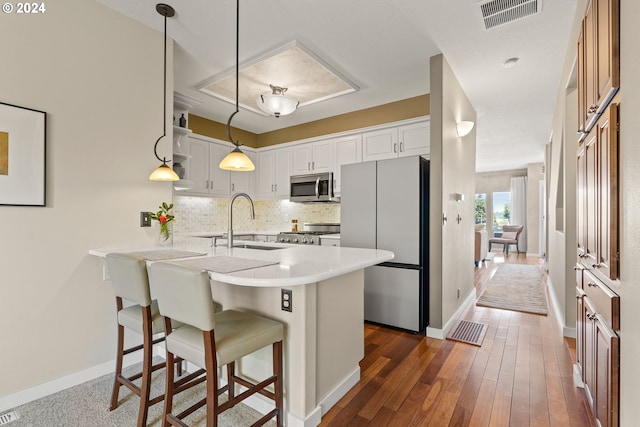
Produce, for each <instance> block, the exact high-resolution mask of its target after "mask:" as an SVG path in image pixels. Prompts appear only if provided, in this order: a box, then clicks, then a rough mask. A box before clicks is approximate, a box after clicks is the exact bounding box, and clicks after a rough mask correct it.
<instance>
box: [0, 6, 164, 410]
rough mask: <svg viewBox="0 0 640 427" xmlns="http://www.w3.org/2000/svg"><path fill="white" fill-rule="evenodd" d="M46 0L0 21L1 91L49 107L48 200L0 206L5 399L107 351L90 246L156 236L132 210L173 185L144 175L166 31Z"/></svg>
mask: <svg viewBox="0 0 640 427" xmlns="http://www.w3.org/2000/svg"><path fill="white" fill-rule="evenodd" d="M46 6H47V11H46V13H44V14H42V15H32V16H27V15H17V14H3V16H2V24H1V26H0V57H2V73H1V74H2V79H0V94H2V95H1V100H2V101H3V102H7V103H12V104H16V105H20V106H25V107H30V108H35V109H39V110H43V111H46V112H47V134H46V137H47V177H46V178H47V185H46V190H47V206H46V207H11V206H0V235H1V236H2V244H1V245H0V272H2V279H1V281H0V289H1V292H2V297H1V298H0V324H2V325H3V327H2V332H1V333H0V341H1V342H2V363H1V364H0V378H2V380H1V381H0V399H1V398H2V397H3V396H7V395H11V394H15V393H17V392H19V391H22V390H25V389H28V388H31V387H34V386H37V385H39V384H42V383H45V382H47V381H51V380H54V379H57V378H59V377H63V376H66V375H69V374H72V373H76V372H79V371H82V370H85V369H89V368H91V367H94V366H97V365H100V364H103V363H105V362H108V361H110V360H112V359H113V357H114V355H115V348H116V347H115V320H114V319H115V316H114V312H115V302H114V298H113V296H112V292H111V289H110V286H109V285H108V283H105V282H103V281H102V267H101V262H100V261H98V260H97V259H95V258H94V257H92V256H90V255H88V254H87V252H88V251H89V249H91V248H99V247H107V246H111V245H118V244H122V243H123V242H135V241H145V242H147V241H153V240H152V239H153V237H152V235H151V234H150V230H149V229H142V228H139V227H138V225H139V224H138V221H139V219H138V218H139V212H140V211H144V210H152V209H154V208H155V206H157V205H158V204H159V203H160V202H162V201H169V200H170V199H171V197H172V191H171V184H169V183H156V182H151V181H149V180H148V175H149V173H150V172H151V170H153V168H155V167H156V166H157V163H158V162H157V160H156V159H155V157H154V156H153V144H154V142H155V141H156V139H157V138H158V136H160V135H162V34H161V33H158V32H156V31H152V30H150V29H148V28H146V27H143V26H142V25H140V24H139V23H137V22H135V21H132V20H130V19H128V18H124V17H123V16H122V15H120V14H118V13H116V12H114V11H112V10H110V9H107V8H105V7H104V6H101V5H100V4H98V3H96V2H94V1H84V0H65V1H57V2H51V3H47V5H46ZM150 7H153V6H152V5H150ZM169 52H170V54H169V57H171V50H170V51H169ZM171 63H172V61H171V60H169V65H171ZM169 81H170V82H171V81H172V73H170V74H169ZM172 87H173V85H172V84H171V83H170V85H169V90H168V93H169V94H171V93H172ZM168 104H169V110H168V117H169V121H168V123H171V117H170V116H171V114H172V112H171V110H170V106H171V104H172V100H171V99H170V100H169V103H168ZM160 146H161V154H160V155H161V156H162V153H165V154H168V153H167V151H168V150H170V149H171V142H170V141H167V142H166V143H161V144H160ZM165 149H166V150H165Z"/></svg>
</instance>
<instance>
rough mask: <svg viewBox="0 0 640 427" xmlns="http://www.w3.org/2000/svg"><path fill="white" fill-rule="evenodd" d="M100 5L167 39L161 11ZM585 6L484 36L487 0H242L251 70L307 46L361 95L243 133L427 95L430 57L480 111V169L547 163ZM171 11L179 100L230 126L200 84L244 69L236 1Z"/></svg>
mask: <svg viewBox="0 0 640 427" xmlns="http://www.w3.org/2000/svg"><path fill="white" fill-rule="evenodd" d="M98 1H99V2H100V3H103V4H105V5H107V6H109V7H111V8H113V9H115V10H117V11H119V12H121V13H123V14H124V15H127V16H129V17H131V18H133V19H136V20H138V21H140V22H142V23H144V24H145V25H148V26H150V27H152V28H154V29H156V30H158V31H160V32H162V31H163V17H162V16H160V15H159V14H158V13H157V12H156V10H155V5H156V3H157V2H156V1H152V0H137V1H131V0H98ZM576 1H577V0H542V11H541V13H539V14H536V15H533V16H530V17H527V18H524V19H521V20H518V21H515V22H511V23H507V24H505V25H502V26H499V27H496V28H493V29H491V30H485V29H484V24H483V21H482V14H481V11H480V4H482V3H486V1H478V0H323V1H317V0H270V1H264V0H242V1H241V3H240V63H241V64H242V63H243V62H248V61H250V60H252V59H254V58H256V57H259V56H261V55H264V54H265V53H267V52H268V51H271V50H273V49H275V48H278V47H280V46H282V45H284V44H286V43H289V42H292V41H294V40H297V41H298V42H300V43H302V44H303V45H304V46H306V47H307V48H309V49H310V50H311V51H313V52H314V53H315V54H316V55H318V56H319V57H321V58H322V59H323V60H324V61H325V62H326V63H327V64H328V65H329V66H331V67H332V68H333V69H334V70H336V71H337V72H338V73H339V74H340V75H342V76H344V77H345V78H347V79H348V80H349V81H351V82H353V83H354V84H355V85H356V86H358V87H359V88H360V89H359V90H358V91H356V92H354V93H350V94H346V95H342V96H339V97H336V98H332V99H329V100H327V101H323V102H319V103H316V104H313V105H308V106H305V107H302V108H300V109H298V110H297V111H296V112H294V113H293V114H291V115H289V116H283V117H280V118H277V119H276V118H274V117H264V116H262V115H260V114H257V113H254V112H251V111H247V110H244V109H241V111H240V113H239V114H237V115H236V116H235V117H234V119H233V125H234V126H237V127H240V128H242V129H246V130H248V131H251V132H254V133H263V132H267V131H271V130H275V129H279V128H284V127H288V126H293V125H297V124H301V123H306V122H309V121H313V120H318V119H321V118H325V117H330V116H334V115H337V114H342V113H346V112H349V111H355V110H360V109H363V108H368V107H372V106H376V105H380V104H385V103H388V102H393V101H398V100H401V99H406V98H410V97H413V96H417V95H422V94H425V93H429V92H430V90H429V58H430V57H431V56H433V55H437V54H439V53H443V54H444V56H445V57H446V59H447V61H448V62H449V64H450V65H451V68H452V69H453V71H454V73H455V74H456V76H457V78H458V80H459V81H460V83H461V85H462V87H463V89H464V90H465V92H466V93H467V96H468V97H469V100H470V101H471V103H472V104H473V107H474V108H475V110H476V111H477V113H478V122H477V131H476V137H477V160H476V170H477V171H478V172H486V171H498V170H507V169H516V168H524V167H526V165H527V164H528V163H535V162H542V161H543V160H544V146H545V145H546V144H547V143H548V141H549V137H550V130H551V120H552V113H553V108H554V104H555V98H556V94H557V92H558V89H559V88H560V86H561V85H565V84H566V82H561V81H560V74H561V71H562V65H563V61H564V54H565V51H566V49H567V48H568V47H569V46H572V45H573V44H574V41H572V40H571V41H570V40H569V39H568V36H569V32H570V29H571V22H572V19H573V15H574V11H575V7H576ZM168 3H169V4H171V5H172V6H173V7H174V8H175V9H176V16H175V17H174V18H170V19H169V22H168V35H169V37H171V38H173V39H175V41H176V46H175V50H174V67H175V76H174V78H175V82H174V83H175V90H176V91H177V92H180V93H182V94H185V95H188V96H190V97H193V98H196V99H198V100H200V101H201V102H202V103H201V104H199V105H197V106H195V107H194V108H192V109H191V112H193V113H194V114H198V115H201V116H203V117H208V118H210V119H212V120H216V121H218V122H221V123H226V121H227V119H228V117H229V115H230V114H231V113H232V112H233V111H234V109H235V107H234V106H233V105H231V104H229V103H227V102H224V101H222V100H219V99H217V98H214V97H212V96H208V95H206V94H203V93H201V92H199V91H198V90H197V88H196V86H197V85H198V84H199V83H202V82H203V81H205V80H207V79H208V78H210V77H211V76H215V75H219V74H221V73H225V72H228V70H229V69H232V68H233V67H234V66H235V16H236V9H235V8H236V2H235V1H234V0H219V1H212V0H190V1H188V2H168ZM145 54H148V55H160V56H162V47H161V45H159V46H158V52H145ZM511 57H519V58H520V61H519V62H518V63H517V65H516V66H514V67H512V68H505V67H504V66H503V62H504V61H505V60H507V59H508V58H511Z"/></svg>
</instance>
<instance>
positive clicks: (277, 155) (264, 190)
mask: <svg viewBox="0 0 640 427" xmlns="http://www.w3.org/2000/svg"><path fill="white" fill-rule="evenodd" d="M256 169H257V172H258V174H257V185H256V196H257V198H259V199H277V198H287V197H289V177H290V176H291V149H290V148H279V149H275V150H267V151H261V152H259V153H258V163H257V165H256Z"/></svg>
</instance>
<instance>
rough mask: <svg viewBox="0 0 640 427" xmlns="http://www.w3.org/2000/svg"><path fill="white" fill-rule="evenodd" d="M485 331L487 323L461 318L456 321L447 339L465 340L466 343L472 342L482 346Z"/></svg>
mask: <svg viewBox="0 0 640 427" xmlns="http://www.w3.org/2000/svg"><path fill="white" fill-rule="evenodd" d="M486 333H487V324H486V323H478V322H469V321H467V320H461V321H459V322H458V324H457V325H456V327H455V328H453V332H452V333H451V334H449V336H448V337H447V339H450V340H454V341H460V342H466V343H467V344H473V345H477V346H482V341H483V340H484V335H485V334H486Z"/></svg>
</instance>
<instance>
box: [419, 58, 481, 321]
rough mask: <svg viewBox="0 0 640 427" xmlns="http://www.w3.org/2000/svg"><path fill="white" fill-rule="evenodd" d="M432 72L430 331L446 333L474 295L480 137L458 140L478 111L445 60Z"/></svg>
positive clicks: (433, 66)
mask: <svg viewBox="0 0 640 427" xmlns="http://www.w3.org/2000/svg"><path fill="white" fill-rule="evenodd" d="M430 69H431V77H430V78H431V174H430V176H431V182H430V186H429V188H430V192H431V194H430V196H429V200H430V225H429V233H430V236H429V244H430V248H429V282H430V283H429V286H430V290H429V298H430V301H429V326H430V327H431V328H438V329H442V328H446V327H447V326H448V325H447V323H448V322H450V321H451V320H452V317H453V315H454V314H455V312H456V310H457V309H458V308H460V307H461V305H462V303H463V302H464V301H465V298H466V296H467V295H469V293H470V292H473V265H474V263H473V254H474V220H473V218H474V210H475V206H474V202H473V200H474V194H475V159H476V133H475V128H474V130H472V131H471V133H470V134H469V135H467V136H465V137H464V138H459V137H458V136H457V134H456V130H455V129H456V123H457V121H459V120H473V121H474V122H475V121H476V112H475V111H474V109H473V107H472V106H471V103H470V102H469V100H468V99H467V97H466V95H465V93H464V91H463V90H462V87H461V86H460V84H459V83H458V81H457V79H456V77H455V75H454V74H453V72H452V70H451V68H450V67H449V64H448V63H447V61H446V60H445V58H444V56H443V55H437V56H434V57H431V67H430ZM455 193H462V194H464V199H465V201H464V202H456V201H455V199H454V194H455ZM443 215H446V216H447V218H448V221H447V223H446V224H445V225H443V224H442V216H443ZM458 215H460V216H461V218H462V221H461V222H460V223H458V221H456V217H457V216H458ZM458 289H459V290H460V296H459V297H458Z"/></svg>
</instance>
